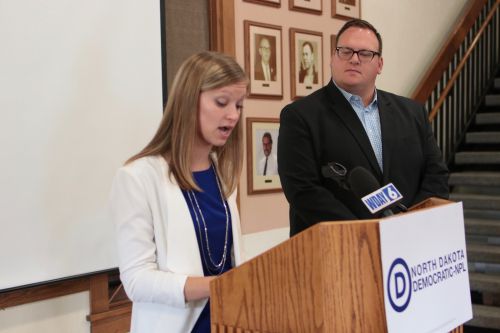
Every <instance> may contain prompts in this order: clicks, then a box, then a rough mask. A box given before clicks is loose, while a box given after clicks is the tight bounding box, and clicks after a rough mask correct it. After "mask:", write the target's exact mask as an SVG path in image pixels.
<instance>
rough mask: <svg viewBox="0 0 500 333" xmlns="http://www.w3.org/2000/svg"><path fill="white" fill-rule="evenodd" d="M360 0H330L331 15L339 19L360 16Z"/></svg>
mask: <svg viewBox="0 0 500 333" xmlns="http://www.w3.org/2000/svg"><path fill="white" fill-rule="evenodd" d="M360 2H361V0H332V17H336V18H341V19H346V20H348V19H353V18H361V5H360Z"/></svg>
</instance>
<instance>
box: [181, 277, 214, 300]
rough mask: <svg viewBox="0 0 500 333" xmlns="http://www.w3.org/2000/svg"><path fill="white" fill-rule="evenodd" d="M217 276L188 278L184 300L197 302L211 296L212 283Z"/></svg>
mask: <svg viewBox="0 0 500 333" xmlns="http://www.w3.org/2000/svg"><path fill="white" fill-rule="evenodd" d="M213 279H215V276H204V277H191V276H190V277H188V278H187V280H186V284H185V285H184V298H185V300H186V302H189V301H197V300H199V299H203V298H208V297H209V296H210V281H212V280H213Z"/></svg>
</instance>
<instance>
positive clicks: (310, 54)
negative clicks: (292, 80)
mask: <svg viewBox="0 0 500 333" xmlns="http://www.w3.org/2000/svg"><path fill="white" fill-rule="evenodd" d="M314 44H316V43H314ZM314 49H315V48H314V47H313V43H311V42H309V41H304V42H303V43H302V46H301V48H300V59H301V60H300V69H299V83H304V84H305V85H308V86H309V85H312V84H317V83H318V71H317V70H316V66H315V64H314V62H315V52H314Z"/></svg>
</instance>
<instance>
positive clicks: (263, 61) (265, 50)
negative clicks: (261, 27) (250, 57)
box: [254, 34, 276, 81]
mask: <svg viewBox="0 0 500 333" xmlns="http://www.w3.org/2000/svg"><path fill="white" fill-rule="evenodd" d="M255 50H256V54H255V66H254V79H255V80H261V81H276V37H274V36H268V35H260V34H256V35H255Z"/></svg>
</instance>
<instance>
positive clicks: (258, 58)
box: [243, 20, 283, 99]
mask: <svg viewBox="0 0 500 333" xmlns="http://www.w3.org/2000/svg"><path fill="white" fill-rule="evenodd" d="M243 24H244V40H245V71H246V72H247V74H248V76H249V77H250V87H249V97H253V98H266V99H282V98H283V65H282V64H283V55H282V39H281V30H282V29H281V27H280V26H277V25H271V24H265V23H258V22H253V21H248V20H245V21H243Z"/></svg>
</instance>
